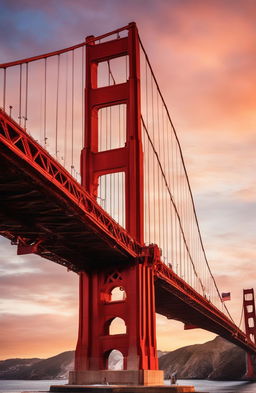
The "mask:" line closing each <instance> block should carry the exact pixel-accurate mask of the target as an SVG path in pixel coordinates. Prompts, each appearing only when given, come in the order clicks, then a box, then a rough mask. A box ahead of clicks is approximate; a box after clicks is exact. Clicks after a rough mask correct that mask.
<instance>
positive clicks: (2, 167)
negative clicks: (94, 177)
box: [0, 110, 256, 353]
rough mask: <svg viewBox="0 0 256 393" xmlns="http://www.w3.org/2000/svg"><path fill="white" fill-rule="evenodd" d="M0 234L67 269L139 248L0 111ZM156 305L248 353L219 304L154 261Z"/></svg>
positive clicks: (125, 256)
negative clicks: (209, 299) (215, 304)
mask: <svg viewBox="0 0 256 393" xmlns="http://www.w3.org/2000/svg"><path fill="white" fill-rule="evenodd" d="M0 196H1V203H0V234H1V235H3V236H5V237H7V238H9V239H10V240H11V241H12V242H13V243H17V244H18V252H19V253H26V252H34V253H36V254H39V255H41V256H42V257H44V258H47V259H49V260H52V261H54V262H57V263H60V264H62V265H64V266H66V267H68V268H70V269H72V270H74V271H79V270H81V269H82V270H86V269H88V270H90V269H92V268H95V267H97V268H100V267H101V266H102V267H103V266H106V265H109V264H111V265H112V264H114V265H115V266H116V265H117V264H121V265H124V264H127V263H136V262H137V260H138V259H137V258H138V257H139V256H140V255H141V253H142V247H141V246H140V245H139V244H137V243H136V242H135V241H133V239H132V238H131V237H130V236H129V234H128V233H127V232H126V231H125V230H124V229H123V228H121V227H120V226H119V225H118V224H117V223H116V222H115V221H114V220H113V219H112V218H111V217H110V216H109V215H108V214H107V213H106V212H105V211H104V210H103V209H101V208H100V206H99V205H98V204H97V203H96V202H95V201H94V200H93V199H92V198H91V197H90V196H89V195H88V194H87V193H86V192H85V191H84V190H83V189H82V187H81V186H80V185H79V184H78V183H77V182H76V181H75V180H74V179H73V178H72V177H71V176H70V175H69V174H68V172H67V171H66V170H65V169H64V168H62V166H61V165H60V164H58V162H56V161H55V160H54V159H53V158H52V157H51V156H50V155H49V154H48V153H47V152H46V151H45V150H44V149H43V148H42V147H41V146H40V145H39V144H38V143H37V142H36V141H34V140H33V139H32V138H31V137H30V136H29V135H28V134H27V133H26V132H25V131H24V130H22V129H21V128H20V127H19V126H18V125H17V124H16V123H15V122H14V121H13V120H12V119H10V118H9V117H8V116H7V115H6V114H5V113H4V112H3V111H1V110H0ZM155 292H156V293H155V294H156V311H157V312H158V313H160V314H162V315H165V316H166V317H168V318H171V319H177V320H179V321H181V322H184V323H190V324H193V325H196V326H198V327H201V328H203V329H206V330H209V331H212V332H214V333H216V334H219V335H221V336H222V337H224V338H226V339H227V340H229V341H231V342H233V343H235V344H237V345H239V346H240V347H241V348H243V349H244V350H246V351H249V352H251V353H256V346H255V344H253V342H251V341H250V342H247V338H246V335H245V333H243V332H242V331H241V330H239V329H238V328H237V327H236V325H235V324H234V323H233V322H232V321H230V320H229V319H228V318H227V317H226V316H225V315H224V314H223V313H222V312H221V311H220V310H218V309H217V308H216V307H215V306H214V305H212V304H211V303H210V302H209V301H207V300H206V299H205V298H204V297H202V296H201V295H200V294H198V293H197V292H196V291H195V290H194V289H193V288H191V287H190V286H189V285H188V284H187V283H186V282H185V281H183V280H182V279H181V278H179V277H178V276H177V275H176V274H175V273H174V272H173V271H172V270H171V269H169V268H168V267H167V266H165V265H164V264H163V263H162V262H159V263H158V264H156V266H155Z"/></svg>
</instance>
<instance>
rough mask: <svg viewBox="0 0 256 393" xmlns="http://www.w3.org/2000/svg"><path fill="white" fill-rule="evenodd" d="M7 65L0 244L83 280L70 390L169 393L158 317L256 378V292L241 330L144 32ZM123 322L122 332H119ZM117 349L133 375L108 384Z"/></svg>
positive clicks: (129, 31) (132, 28) (119, 375)
mask: <svg viewBox="0 0 256 393" xmlns="http://www.w3.org/2000/svg"><path fill="white" fill-rule="evenodd" d="M0 69H1V73H2V75H1V98H0V99H1V110H0V153H1V154H0V191H1V194H0V195H1V206H0V234H1V235H2V236H5V237H6V238H8V239H10V241H11V242H12V244H16V245H17V252H18V254H28V253H35V254H38V255H40V256H42V257H43V258H46V259H49V260H52V261H54V262H57V263H59V264H61V265H63V266H65V267H67V268H68V269H70V270H73V271H74V272H77V273H79V275H80V313H79V334H78V343H77V348H76V361H75V370H74V372H72V373H71V375H70V383H72V384H83V383H100V382H102V380H103V379H105V378H108V381H109V382H110V383H121V382H126V383H135V384H136V383H137V384H159V383H160V382H161V378H162V374H161V371H159V370H158V360H157V353H156V333H155V312H158V313H160V314H162V315H164V316H166V317H167V318H170V319H176V320H178V321H181V322H183V323H184V326H185V328H186V329H189V328H193V327H200V328H203V329H206V330H208V331H211V332H214V333H216V334H219V335H221V336H222V337H224V338H226V339H227V340H229V341H231V342H233V343H234V344H236V345H238V346H240V347H241V348H243V349H244V350H245V351H246V352H247V354H248V355H247V376H248V377H253V376H254V370H253V361H252V358H253V356H254V355H255V353H256V317H255V304H254V293H253V290H251V289H247V290H244V299H243V304H244V317H245V326H246V331H245V332H243V331H242V330H241V329H240V327H239V326H237V325H236V324H235V322H234V321H233V319H232V317H231V315H230V313H229V311H228V309H227V307H226V305H225V303H223V301H222V297H221V293H220V291H219V289H218V286H217V284H216V281H215V279H214V276H213V274H212V271H211V268H210V266H209V262H208V260H207V257H206V252H205V249H204V245H203V242H202V237H201V233H200V229H199V224H198V219H197V215H196V210H195V204H194V201H193V196H192V192H191V187H190V183H189V179H188V174H187V171H186V167H185V163H184V159H183V154H182V150H181V146H180V143H179V140H178V136H177V133H176V130H175V127H174V125H173V123H172V120H171V117H170V114H169V111H168V108H167V106H166V103H165V101H164V98H163V96H162V94H161V91H160V88H159V85H158V83H157V80H156V77H155V74H154V72H153V69H152V66H151V64H150V61H149V58H148V56H147V53H146V51H145V49H144V47H143V44H142V42H141V40H140V37H139V35H138V31H137V28H136V25H135V23H130V24H129V25H128V26H125V27H123V28H121V29H117V30H115V31H113V32H110V33H107V34H104V35H102V36H99V37H94V36H89V37H87V38H86V40H85V41H84V42H82V43H80V44H78V45H75V46H72V47H69V48H65V49H62V50H59V51H55V52H51V53H47V54H44V55H40V56H35V57H31V58H27V59H23V60H19V61H14V62H10V63H5V64H1V65H0ZM116 288H121V290H122V292H123V295H122V298H121V299H119V300H115V299H114V298H113V296H112V294H113V292H114V291H115V289H116ZM115 318H121V319H122V320H123V321H124V324H125V329H126V330H125V332H124V333H123V334H116V335H112V334H110V327H111V324H112V322H113V320H114V319H115ZM113 349H117V350H120V352H121V353H122V354H123V357H124V362H123V363H124V364H123V368H124V370H122V371H118V372H117V371H115V372H114V374H113V373H112V374H109V372H108V370H107V368H108V357H109V354H110V353H111V351H112V350H113ZM159 381H160V382H159Z"/></svg>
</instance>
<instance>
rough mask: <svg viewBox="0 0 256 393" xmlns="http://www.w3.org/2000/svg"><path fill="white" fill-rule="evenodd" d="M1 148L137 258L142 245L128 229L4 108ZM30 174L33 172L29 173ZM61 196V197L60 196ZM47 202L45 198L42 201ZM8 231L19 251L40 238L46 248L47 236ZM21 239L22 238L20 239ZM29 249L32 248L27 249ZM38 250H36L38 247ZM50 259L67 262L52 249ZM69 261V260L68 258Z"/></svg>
mask: <svg viewBox="0 0 256 393" xmlns="http://www.w3.org/2000/svg"><path fill="white" fill-rule="evenodd" d="M0 147H1V157H2V158H4V157H5V156H6V160H8V162H10V163H11V164H12V165H13V164H14V163H15V162H17V164H18V165H19V166H20V168H22V169H23V171H24V176H25V168H27V165H29V166H30V167H31V169H32V171H35V172H36V173H37V175H36V176H37V177H38V179H39V178H40V177H41V176H43V177H44V179H46V181H47V185H48V187H49V188H52V187H53V186H55V187H56V189H57V190H58V192H59V194H60V195H61V194H62V195H63V194H64V195H65V197H67V198H68V200H69V201H70V202H69V203H74V204H75V205H76V206H78V207H79V209H80V210H81V212H82V215H84V218H85V219H86V220H87V222H88V225H89V226H90V227H92V228H94V230H95V231H100V232H101V238H102V239H104V238H105V241H106V243H107V244H108V245H110V243H111V241H110V239H112V241H113V243H112V244H113V247H115V248H116V250H118V249H119V250H120V251H121V253H122V255H125V254H126V255H127V257H128V258H129V257H132V258H136V257H137V256H138V255H140V254H141V252H142V247H141V246H140V244H139V243H138V242H136V241H135V240H134V239H133V238H132V237H131V236H130V235H129V234H128V232H127V231H126V230H124V228H122V227H121V226H120V225H118V223H116V222H115V221H114V220H113V219H112V218H111V217H110V216H109V215H108V214H107V213H106V212H105V210H103V209H102V208H101V207H100V206H99V205H98V204H97V202H96V201H95V200H94V199H93V198H92V197H91V196H90V195H89V194H88V193H87V192H86V191H85V190H84V188H83V187H81V186H80V184H78V183H77V182H76V181H75V179H74V178H73V177H72V176H71V175H70V174H69V172H67V171H66V170H65V168H63V167H62V165H60V164H59V163H58V162H57V161H56V160H55V159H54V158H53V157H51V155H50V154H49V153H48V152H47V151H46V150H45V149H44V148H43V147H42V146H40V145H39V144H38V143H37V142H36V141H35V140H34V139H33V138H32V137H31V136H30V135H29V134H28V133H27V132H26V131H24V130H23V129H22V128H21V127H20V126H19V125H18V124H17V123H16V122H15V121H14V120H13V119H11V118H10V117H9V116H8V115H7V114H6V113H5V112H4V111H2V110H1V109H0ZM29 176H31V174H30V173H29ZM60 199H61V198H60ZM42 202H43V201H42ZM7 232H8V231H1V234H2V235H3V236H6V237H8V238H11V239H12V241H14V242H17V243H19V241H18V240H19V239H20V240H21V242H20V243H19V244H20V246H19V253H24V252H22V248H23V251H24V246H25V245H26V246H29V245H30V243H31V242H35V241H36V242H38V241H40V245H39V243H38V245H39V250H37V251H38V253H39V254H40V249H41V250H43V248H44V243H45V240H46V239H45V238H44V239H40V238H36V239H29V238H23V239H22V236H21V235H20V234H19V233H18V234H17V236H12V235H11V234H10V233H9V232H8V233H7ZM17 239H18V240H17ZM27 250H28V249H27ZM34 250H35V249H34ZM48 252H49V254H48V256H49V259H52V260H54V261H55V262H58V263H61V264H63V257H61V256H58V255H54V253H52V255H51V257H50V254H51V251H50V250H48ZM67 263H68V261H67ZM70 268H72V270H77V268H76V267H75V265H72V266H70Z"/></svg>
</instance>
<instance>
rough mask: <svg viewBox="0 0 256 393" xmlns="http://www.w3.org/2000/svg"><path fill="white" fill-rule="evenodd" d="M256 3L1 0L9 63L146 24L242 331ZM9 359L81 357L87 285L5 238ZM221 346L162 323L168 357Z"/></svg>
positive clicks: (252, 205)
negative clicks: (74, 353) (82, 296)
mask: <svg viewBox="0 0 256 393" xmlns="http://www.w3.org/2000/svg"><path fill="white" fill-rule="evenodd" d="M255 18H256V4H255V1H250V0H243V1H239V0H215V1H209V0H147V1H146V0H130V1H129V0H127V1H120V0H105V1H103V0H91V1H89V0H62V1H57V0H55V1H54V0H44V2H41V1H35V0H0V49H1V52H0V62H1V63H2V62H7V61H11V60H15V59H19V58H24V57H29V56H33V55H37V54H40V53H45V52H49V51H53V50H57V49H60V48H64V47H67V46H70V45H73V44H76V43H79V42H82V41H83V40H84V38H85V37H86V36H88V35H91V34H94V35H100V34H103V33H105V32H108V31H111V30H113V29H116V28H118V27H122V26H124V25H126V24H128V23H129V22H131V21H135V22H136V23H137V25H138V28H139V32H140V36H141V39H142V41H143V44H144V47H145V48H146V51H147V53H148V55H149V58H150V61H151V64H152V66H153V69H154V72H155V75H156V77H157V80H158V83H159V86H160V89H161V91H162V94H163V96H164V98H165V100H166V103H167V106H168V108H169V111H170V113H171V116H172V119H173V122H174V124H175V127H176V129H177V132H178V136H179V139H180V141H181V145H182V149H183V154H184V157H185V162H186V166H187V171H188V174H189V179H190V183H191V187H192V191H193V195H194V198H195V203H196V209H197V214H198V219H199V224H200V228H201V232H202V236H203V241H204V245H205V249H206V252H207V256H208V260H209V263H210V266H211V268H212V272H213V274H214V276H215V278H216V281H217V283H218V286H219V287H220V289H221V291H224V292H225V291H230V292H231V297H232V300H231V301H230V302H229V303H228V304H227V305H228V307H229V309H230V312H231V314H232V315H233V316H234V318H235V320H236V321H237V322H239V319H240V314H241V307H242V289H243V288H254V289H255V290H256V285H255V279H256V273H255V267H254V264H255V261H256V248H255V244H256V174H255V164H256V158H255V157H256V155H255V146H256V131H255V124H256V111H255V106H256V89H255V86H256V71H255V70H256V51H255V35H256V25H255ZM0 250H1V251H0V325H1V335H0V359H6V358H10V357H24V358H25V357H48V356H52V355H55V354H57V353H59V352H63V351H66V350H72V349H74V348H75V345H76V338H77V322H78V276H77V275H76V274H74V273H72V272H67V271H66V269H65V268H63V267H62V266H59V265H57V264H54V263H52V262H50V261H47V260H43V259H41V258H40V257H38V256H35V255H30V256H17V255H16V247H15V246H11V245H10V244H9V241H7V240H6V239H4V238H0ZM213 337H214V335H213V334H211V333H209V332H204V331H203V330H200V329H195V330H191V331H183V325H182V324H180V323H178V322H174V321H170V320H167V319H165V318H164V317H161V316H158V317H157V342H158V349H161V350H172V349H175V348H178V347H181V346H183V345H189V344H194V343H200V342H205V341H207V340H209V339H211V338H213Z"/></svg>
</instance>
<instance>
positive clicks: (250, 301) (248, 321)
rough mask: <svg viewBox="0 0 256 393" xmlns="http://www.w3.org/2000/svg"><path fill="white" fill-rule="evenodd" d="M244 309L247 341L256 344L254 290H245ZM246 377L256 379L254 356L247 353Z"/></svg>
mask: <svg viewBox="0 0 256 393" xmlns="http://www.w3.org/2000/svg"><path fill="white" fill-rule="evenodd" d="M243 309H244V323H245V332H246V337H247V340H248V342H253V343H254V344H256V312H255V299H254V290H253V288H251V289H244V290H243ZM246 377H247V378H254V379H255V378H256V370H255V369H254V362H253V355H252V354H251V353H247V370H246Z"/></svg>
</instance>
